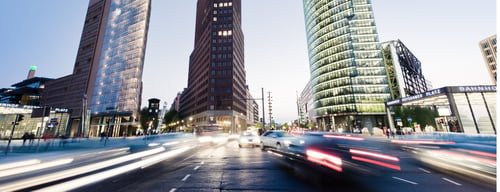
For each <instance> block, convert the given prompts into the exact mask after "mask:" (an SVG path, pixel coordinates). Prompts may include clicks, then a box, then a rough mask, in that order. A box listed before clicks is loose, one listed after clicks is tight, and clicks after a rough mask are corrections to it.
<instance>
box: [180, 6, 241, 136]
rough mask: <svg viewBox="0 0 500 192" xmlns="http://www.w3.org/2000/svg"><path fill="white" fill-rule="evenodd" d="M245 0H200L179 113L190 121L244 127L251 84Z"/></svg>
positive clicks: (228, 127) (196, 123)
mask: <svg viewBox="0 0 500 192" xmlns="http://www.w3.org/2000/svg"><path fill="white" fill-rule="evenodd" d="M243 47H244V46H243V31H242V28H241V0H198V2H197V11H196V27H195V41H194V50H193V52H192V53H191V55H190V58H189V74H188V85H187V88H186V90H185V91H184V92H183V94H182V97H181V102H180V111H179V114H180V116H181V118H183V119H185V121H186V122H188V124H189V125H194V126H197V125H204V124H217V125H222V126H223V127H224V131H227V132H229V131H238V130H244V129H245V127H246V119H247V118H246V116H247V101H246V98H247V88H246V77H245V76H246V75H245V66H244V50H243Z"/></svg>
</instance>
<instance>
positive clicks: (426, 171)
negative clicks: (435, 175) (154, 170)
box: [418, 167, 431, 173]
mask: <svg viewBox="0 0 500 192" xmlns="http://www.w3.org/2000/svg"><path fill="white" fill-rule="evenodd" d="M418 169H419V170H420V171H423V172H425V173H431V172H430V171H428V170H425V169H423V168H420V167H419V168H418Z"/></svg>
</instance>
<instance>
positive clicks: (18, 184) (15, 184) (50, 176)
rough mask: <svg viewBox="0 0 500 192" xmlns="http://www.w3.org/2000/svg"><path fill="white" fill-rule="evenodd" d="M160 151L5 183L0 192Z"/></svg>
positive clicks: (82, 172)
mask: <svg viewBox="0 0 500 192" xmlns="http://www.w3.org/2000/svg"><path fill="white" fill-rule="evenodd" d="M162 151H165V149H164V148H163V147H160V148H156V149H151V150H148V151H143V152H139V153H134V154H130V155H126V156H122V157H118V158H114V159H110V160H107V161H102V162H99V163H95V164H91V165H86V166H82V167H78V168H73V169H67V170H64V171H60V172H56V173H52V174H47V175H41V176H37V177H31V178H26V179H23V180H18V181H15V182H11V183H5V184H1V185H0V191H16V190H20V189H24V188H27V187H31V186H36V185H40V184H44V183H49V182H52V181H56V180H60V179H64V178H68V177H72V176H75V175H80V174H84V173H88V172H91V171H95V170H98V169H102V168H105V167H108V166H112V165H116V164H119V163H123V162H126V161H130V160H133V159H137V158H141V157H144V156H148V155H152V154H155V153H159V152H162ZM60 191H66V190H60Z"/></svg>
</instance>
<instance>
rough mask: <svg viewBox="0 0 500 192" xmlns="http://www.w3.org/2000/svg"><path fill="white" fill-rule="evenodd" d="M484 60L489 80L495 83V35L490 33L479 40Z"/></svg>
mask: <svg viewBox="0 0 500 192" xmlns="http://www.w3.org/2000/svg"><path fill="white" fill-rule="evenodd" d="M479 47H480V48H481V53H482V54H483V58H484V62H485V63H486V67H487V69H488V72H489V74H490V78H491V82H493V84H494V85H496V84H497V35H492V36H491V37H488V38H486V39H484V40H482V41H481V42H479Z"/></svg>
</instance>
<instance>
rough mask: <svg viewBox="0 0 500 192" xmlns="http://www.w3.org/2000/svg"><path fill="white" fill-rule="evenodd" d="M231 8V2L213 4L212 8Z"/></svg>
mask: <svg viewBox="0 0 500 192" xmlns="http://www.w3.org/2000/svg"><path fill="white" fill-rule="evenodd" d="M231 6H233V2H220V3H214V7H231Z"/></svg>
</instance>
